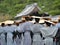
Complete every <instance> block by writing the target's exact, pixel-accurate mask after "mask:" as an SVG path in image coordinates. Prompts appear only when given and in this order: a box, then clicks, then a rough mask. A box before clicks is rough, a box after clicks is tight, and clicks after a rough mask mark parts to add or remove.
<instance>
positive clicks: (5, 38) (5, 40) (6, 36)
mask: <svg viewBox="0 0 60 45" xmlns="http://www.w3.org/2000/svg"><path fill="white" fill-rule="evenodd" d="M5 41H6V42H7V33H5Z"/></svg>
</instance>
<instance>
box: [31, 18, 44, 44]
mask: <svg viewBox="0 0 60 45" xmlns="http://www.w3.org/2000/svg"><path fill="white" fill-rule="evenodd" d="M39 20H40V19H39V18H35V24H34V25H33V26H32V32H33V43H32V45H44V44H43V40H42V34H41V32H40V28H42V25H40V24H39Z"/></svg>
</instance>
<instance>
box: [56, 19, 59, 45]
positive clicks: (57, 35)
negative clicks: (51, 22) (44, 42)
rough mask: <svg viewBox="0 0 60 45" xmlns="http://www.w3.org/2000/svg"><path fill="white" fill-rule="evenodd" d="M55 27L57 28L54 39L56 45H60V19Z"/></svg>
mask: <svg viewBox="0 0 60 45" xmlns="http://www.w3.org/2000/svg"><path fill="white" fill-rule="evenodd" d="M56 27H57V28H58V31H57V34H56V36H55V38H56V45H60V35H59V34H60V19H59V20H58V23H57V24H56Z"/></svg>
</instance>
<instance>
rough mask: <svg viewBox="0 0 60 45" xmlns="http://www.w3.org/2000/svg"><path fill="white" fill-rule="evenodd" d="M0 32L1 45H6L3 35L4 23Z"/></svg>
mask: <svg viewBox="0 0 60 45" xmlns="http://www.w3.org/2000/svg"><path fill="white" fill-rule="evenodd" d="M0 29H1V30H0V32H1V35H0V36H1V45H6V35H5V29H6V28H5V23H2V24H1V28H0Z"/></svg>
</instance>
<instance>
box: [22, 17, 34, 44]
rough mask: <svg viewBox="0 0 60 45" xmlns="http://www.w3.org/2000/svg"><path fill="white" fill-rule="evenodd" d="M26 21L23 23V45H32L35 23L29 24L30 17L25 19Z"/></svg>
mask: <svg viewBox="0 0 60 45" xmlns="http://www.w3.org/2000/svg"><path fill="white" fill-rule="evenodd" d="M25 20H26V22H25V23H23V30H24V40H23V45H31V43H32V42H31V41H32V40H31V35H30V32H31V28H32V25H33V23H32V22H29V21H30V19H29V17H25Z"/></svg>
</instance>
